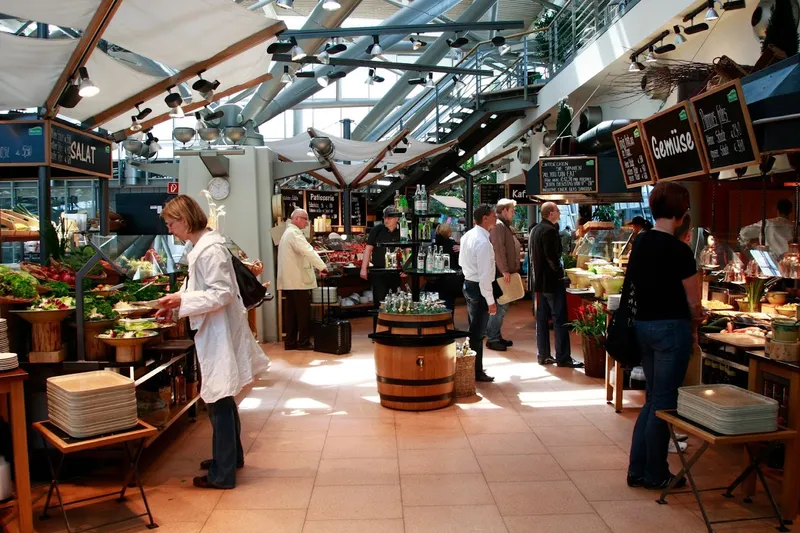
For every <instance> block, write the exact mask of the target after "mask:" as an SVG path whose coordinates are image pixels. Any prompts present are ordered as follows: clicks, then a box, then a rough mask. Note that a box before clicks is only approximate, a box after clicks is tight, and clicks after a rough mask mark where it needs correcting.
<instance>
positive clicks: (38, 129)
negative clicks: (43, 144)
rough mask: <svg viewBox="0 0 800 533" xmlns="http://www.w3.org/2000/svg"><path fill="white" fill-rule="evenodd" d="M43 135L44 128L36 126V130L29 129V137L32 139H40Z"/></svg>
mask: <svg viewBox="0 0 800 533" xmlns="http://www.w3.org/2000/svg"><path fill="white" fill-rule="evenodd" d="M41 134H42V127H41V126H36V127H35V128H29V129H28V135H30V136H31V137H38V136H40V135H41Z"/></svg>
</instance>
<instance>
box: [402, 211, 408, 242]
mask: <svg viewBox="0 0 800 533" xmlns="http://www.w3.org/2000/svg"><path fill="white" fill-rule="evenodd" d="M400 242H408V220H406V215H405V213H403V214H401V215H400Z"/></svg>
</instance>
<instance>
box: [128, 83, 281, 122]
mask: <svg viewBox="0 0 800 533" xmlns="http://www.w3.org/2000/svg"><path fill="white" fill-rule="evenodd" d="M271 79H272V74H263V75H261V76H259V77H257V78H253V79H252V80H250V81H246V82H244V83H240V84H239V85H234V86H233V87H229V88H228V89H225V90H224V91H220V92H218V93H214V97H213V98H212V99H211V101H210V102H208V101H206V100H201V101H199V102H192V103H191V104H187V105H184V106H182V107H183V112H184V113H185V114H187V115H188V114H189V113H193V112H195V111H197V110H198V109H201V108H203V107H205V106H207V105H208V104H211V103H214V102H217V101H219V100H221V99H222V98H225V97H226V96H230V95H232V94H236V93H238V92H240V91H244V90H246V89H249V88H250V87H255V86H256V85H258V84H260V83H264V82H265V81H269V80H271ZM169 118H170V116H169V111H168V112H166V113H162V114H161V115H158V116H157V117H154V118H151V119H150V120H147V121H145V122H141V123H140V124H141V126H142V129H143V130H146V129H149V128H152V127H153V126H155V125H156V124H160V123H162V122H164V121H166V120H169ZM125 131H126V132H128V133H129V134H130V133H133V132H132V131H131V129H130V128H128V129H126V130H125Z"/></svg>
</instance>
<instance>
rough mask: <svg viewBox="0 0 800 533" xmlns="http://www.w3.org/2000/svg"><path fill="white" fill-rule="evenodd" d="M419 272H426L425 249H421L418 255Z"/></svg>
mask: <svg viewBox="0 0 800 533" xmlns="http://www.w3.org/2000/svg"><path fill="white" fill-rule="evenodd" d="M417 270H419V271H420V272H425V249H424V248H420V250H419V253H418V254H417Z"/></svg>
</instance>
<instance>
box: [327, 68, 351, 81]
mask: <svg viewBox="0 0 800 533" xmlns="http://www.w3.org/2000/svg"><path fill="white" fill-rule="evenodd" d="M345 76H347V72H345V71H343V70H337V71H336V72H331V73H330V74H328V79H329V80H338V79H339V78H344V77H345Z"/></svg>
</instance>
